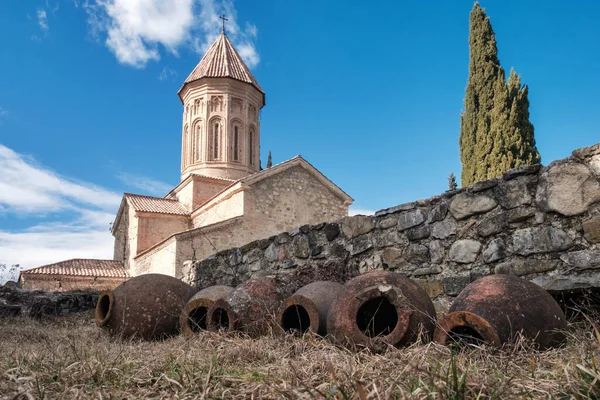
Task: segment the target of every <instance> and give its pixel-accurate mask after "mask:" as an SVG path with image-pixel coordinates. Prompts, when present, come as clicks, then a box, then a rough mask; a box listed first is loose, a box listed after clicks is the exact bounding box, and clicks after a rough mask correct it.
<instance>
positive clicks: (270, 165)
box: [267, 150, 273, 168]
mask: <svg viewBox="0 0 600 400" xmlns="http://www.w3.org/2000/svg"><path fill="white" fill-rule="evenodd" d="M272 166H273V159H272V158H271V150H269V158H267V168H271V167H272Z"/></svg>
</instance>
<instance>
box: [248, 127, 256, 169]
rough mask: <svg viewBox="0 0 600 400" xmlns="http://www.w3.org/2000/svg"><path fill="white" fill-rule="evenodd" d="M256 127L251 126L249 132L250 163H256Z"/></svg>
mask: <svg viewBox="0 0 600 400" xmlns="http://www.w3.org/2000/svg"><path fill="white" fill-rule="evenodd" d="M254 140H255V138H254V128H250V133H249V134H248V163H249V164H250V165H254Z"/></svg>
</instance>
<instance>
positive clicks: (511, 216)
mask: <svg viewBox="0 0 600 400" xmlns="http://www.w3.org/2000/svg"><path fill="white" fill-rule="evenodd" d="M535 212H536V210H535V208H533V207H519V208H515V209H514V210H510V211H509V212H508V213H507V220H508V222H509V223H514V222H521V221H526V220H528V219H529V218H531V217H534V216H535Z"/></svg>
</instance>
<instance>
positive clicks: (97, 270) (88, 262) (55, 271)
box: [21, 258, 130, 278]
mask: <svg viewBox="0 0 600 400" xmlns="http://www.w3.org/2000/svg"><path fill="white" fill-rule="evenodd" d="M21 274H22V275H40V274H43V275H69V276H90V277H105V278H107V277H108V278H129V276H130V275H129V273H128V272H127V270H126V269H125V267H124V266H123V262H121V261H114V260H92V259H86V258H74V259H72V260H67V261H61V262H57V263H54V264H48V265H44V266H41V267H37V268H33V269H28V270H26V271H21Z"/></svg>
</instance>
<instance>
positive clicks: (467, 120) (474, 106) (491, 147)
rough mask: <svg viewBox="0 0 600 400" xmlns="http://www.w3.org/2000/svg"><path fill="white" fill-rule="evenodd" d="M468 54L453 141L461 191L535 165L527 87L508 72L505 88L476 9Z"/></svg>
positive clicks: (492, 41) (485, 21) (487, 28)
mask: <svg viewBox="0 0 600 400" xmlns="http://www.w3.org/2000/svg"><path fill="white" fill-rule="evenodd" d="M469 48H470V62H469V81H468V83H467V91H466V95H465V111H464V112H463V113H462V114H461V118H460V139H459V145H460V160H461V162H462V166H463V169H462V173H461V183H462V185H463V186H468V185H471V184H473V183H475V182H478V181H482V180H485V179H490V178H494V177H496V176H498V175H500V174H502V173H503V172H504V171H507V170H509V169H511V168H515V167H518V166H520V165H527V164H536V163H539V162H540V155H539V153H538V151H537V148H536V146H535V139H534V137H533V125H532V124H531V122H529V99H528V97H527V94H528V89H527V86H523V87H522V86H521V79H520V77H519V76H517V74H516V73H515V72H514V71H513V70H511V73H510V76H509V79H508V84H507V82H506V77H505V75H504V69H502V67H501V66H500V60H499V59H498V49H497V47H496V38H495V35H494V30H493V29H492V25H491V24H490V20H489V18H488V17H487V16H486V14H485V11H484V10H483V9H482V8H481V7H480V6H479V4H478V3H475V5H474V7H473V10H472V11H471V16H470V34H469Z"/></svg>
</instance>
